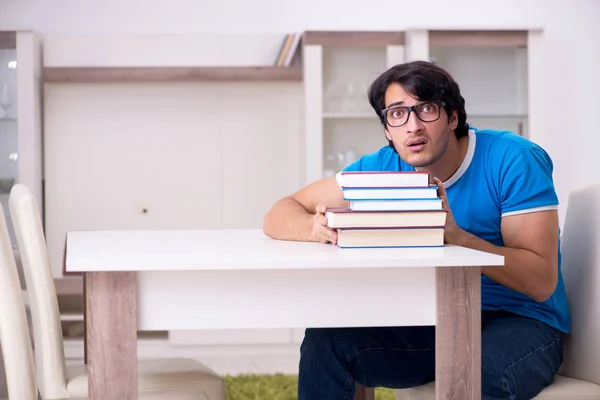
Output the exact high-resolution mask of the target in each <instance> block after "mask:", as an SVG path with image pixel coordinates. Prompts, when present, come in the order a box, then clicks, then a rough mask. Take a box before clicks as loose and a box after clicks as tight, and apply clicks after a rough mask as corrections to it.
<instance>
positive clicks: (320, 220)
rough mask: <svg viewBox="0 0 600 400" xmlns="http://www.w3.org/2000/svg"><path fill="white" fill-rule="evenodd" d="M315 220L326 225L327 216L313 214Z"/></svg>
mask: <svg viewBox="0 0 600 400" xmlns="http://www.w3.org/2000/svg"><path fill="white" fill-rule="evenodd" d="M315 222H316V223H317V224H319V225H323V226H326V225H327V217H325V216H323V215H322V214H315Z"/></svg>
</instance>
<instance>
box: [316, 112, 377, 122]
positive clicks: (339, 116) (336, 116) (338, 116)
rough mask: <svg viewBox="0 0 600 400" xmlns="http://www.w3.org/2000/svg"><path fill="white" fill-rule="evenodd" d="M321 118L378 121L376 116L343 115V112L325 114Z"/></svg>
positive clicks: (365, 114) (370, 114) (361, 113)
mask: <svg viewBox="0 0 600 400" xmlns="http://www.w3.org/2000/svg"><path fill="white" fill-rule="evenodd" d="M323 118H326V119H375V120H378V118H377V116H376V115H375V114H373V113H366V112H360V113H344V112H325V113H323Z"/></svg>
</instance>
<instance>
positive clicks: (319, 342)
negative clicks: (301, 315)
mask: <svg viewBox="0 0 600 400" xmlns="http://www.w3.org/2000/svg"><path fill="white" fill-rule="evenodd" d="M334 336H335V333H334V332H333V329H327V328H309V329H307V330H306V331H305V333H304V340H303V341H302V345H301V347H300V352H301V353H302V354H303V355H313V354H315V355H318V354H324V353H326V352H330V351H331V349H332V347H333V344H334V343H335V341H334Z"/></svg>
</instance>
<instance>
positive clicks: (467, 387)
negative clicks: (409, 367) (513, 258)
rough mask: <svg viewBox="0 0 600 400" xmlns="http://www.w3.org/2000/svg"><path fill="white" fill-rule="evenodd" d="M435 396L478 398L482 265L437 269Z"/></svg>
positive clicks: (459, 399)
mask: <svg viewBox="0 0 600 400" xmlns="http://www.w3.org/2000/svg"><path fill="white" fill-rule="evenodd" d="M436 286H437V322H436V332H435V342H436V351H435V357H436V366H435V392H436V399H437V400H442V399H443V400H480V399H481V269H480V267H440V268H437V269H436Z"/></svg>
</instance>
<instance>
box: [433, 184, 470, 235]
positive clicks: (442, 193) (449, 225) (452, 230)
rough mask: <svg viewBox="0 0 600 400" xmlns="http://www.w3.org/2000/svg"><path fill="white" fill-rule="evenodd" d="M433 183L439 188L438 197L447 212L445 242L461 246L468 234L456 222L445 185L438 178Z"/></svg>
mask: <svg viewBox="0 0 600 400" xmlns="http://www.w3.org/2000/svg"><path fill="white" fill-rule="evenodd" d="M433 181H434V182H435V184H436V185H437V187H438V197H439V198H440V199H442V207H443V209H444V210H446V211H447V215H446V228H445V229H444V242H446V243H449V244H457V245H460V244H461V242H462V239H463V238H464V236H465V233H466V232H465V231H464V230H463V229H461V228H460V227H459V226H458V225H457V224H456V221H455V220H454V216H453V215H452V210H451V209H450V204H449V203H448V196H447V195H446V188H445V187H444V184H443V183H442V181H440V180H439V179H438V178H433Z"/></svg>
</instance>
